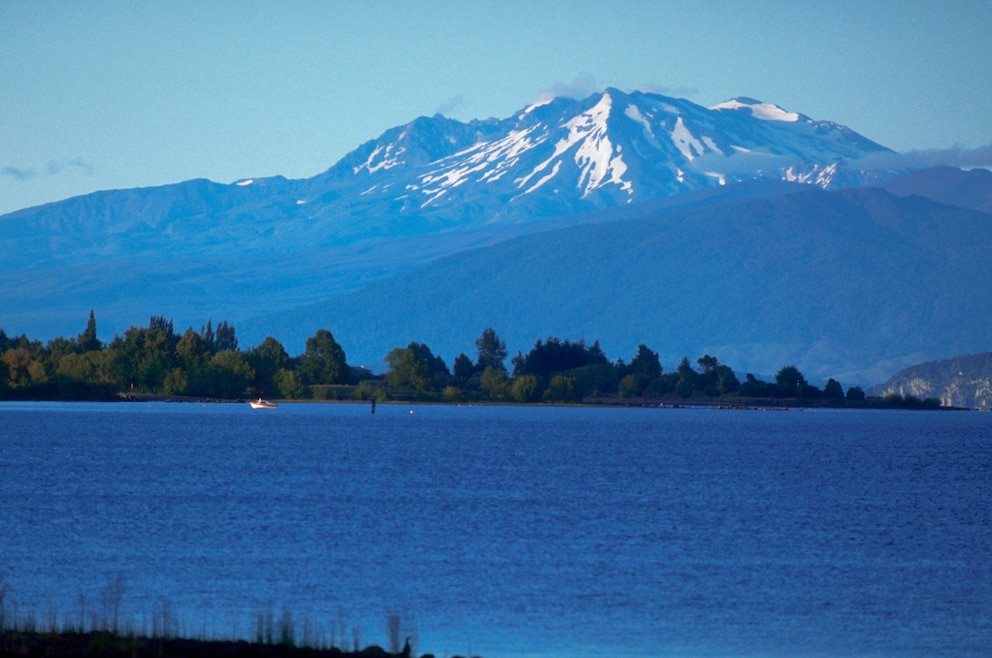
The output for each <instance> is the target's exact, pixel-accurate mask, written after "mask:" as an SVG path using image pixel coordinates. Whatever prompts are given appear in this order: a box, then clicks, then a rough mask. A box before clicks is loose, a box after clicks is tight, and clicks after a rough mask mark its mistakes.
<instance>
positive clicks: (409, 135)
mask: <svg viewBox="0 0 992 658" xmlns="http://www.w3.org/2000/svg"><path fill="white" fill-rule="evenodd" d="M885 150H887V149H885V148H884V147H882V146H880V145H878V144H876V143H875V142H872V141H871V140H868V139H866V138H864V137H862V136H861V135H858V134H857V133H855V132H854V131H852V130H850V129H849V128H846V127H844V126H840V125H838V124H835V123H832V122H825V121H814V120H812V119H810V118H809V117H807V116H805V115H803V114H799V113H796V112H787V111H786V110H784V109H782V108H780V107H779V106H777V105H773V104H770V103H762V102H760V101H756V100H754V99H750V98H737V99H733V100H731V101H727V102H726V103H721V104H719V105H716V106H714V107H712V108H704V107H702V106H699V105H696V104H694V103H691V102H689V101H687V100H684V99H675V98H669V97H665V96H661V95H657V94H649V93H641V92H635V93H631V94H627V93H624V92H621V91H619V90H616V89H607V90H606V91H605V92H602V93H599V94H594V95H592V96H590V97H588V98H586V99H582V100H575V99H567V98H557V99H553V100H550V101H547V102H544V103H541V104H535V105H531V106H528V107H526V108H524V109H523V110H521V111H520V112H518V113H516V114H514V115H513V116H511V117H508V118H506V119H490V120H488V121H473V122H470V123H460V122H457V121H453V120H451V119H447V118H445V117H442V116H435V117H421V118H419V119H417V120H415V121H413V122H411V123H409V124H407V125H406V126H401V127H398V128H394V129H392V130H390V131H387V132H386V133H384V134H383V135H382V136H381V137H380V138H379V139H378V140H373V141H372V142H369V143H367V144H365V145H363V146H362V147H360V148H359V149H358V150H356V151H355V152H354V153H352V154H350V155H349V156H347V157H346V158H345V159H344V160H342V162H340V163H339V164H338V165H335V167H332V168H331V169H330V170H328V171H327V172H325V173H324V174H322V175H321V176H318V177H316V178H315V179H313V181H312V183H311V188H312V189H313V190H314V192H313V194H314V195H315V196H317V197H320V198H323V199H324V200H326V201H331V200H335V199H339V198H342V197H350V196H351V195H354V194H355V193H357V192H356V190H357V189H358V187H360V188H361V189H360V194H361V195H362V196H363V197H364V201H365V203H367V204H371V205H376V206H377V207H378V208H379V209H380V214H382V213H383V212H385V213H386V214H389V215H392V219H391V220H390V219H387V220H386V221H387V222H388V221H392V222H393V223H394V224H395V223H396V222H395V215H397V214H399V215H404V216H407V217H412V216H414V215H424V216H429V217H430V218H431V220H432V221H434V222H436V223H437V225H438V227H441V228H444V227H449V228H450V227H452V226H457V225H465V224H472V223H475V222H478V221H483V222H493V221H496V222H501V221H510V222H519V221H530V220H532V219H535V218H540V217H544V216H551V215H560V214H566V213H574V212H582V211H587V210H592V209H596V208H604V207H611V206H618V205H624V204H627V203H632V202H636V201H644V200H647V199H653V198H659V197H663V196H668V195H671V194H677V193H680V192H686V191H690V190H695V189H702V188H706V187H712V186H714V185H723V184H726V183H728V182H737V181H744V180H751V179H756V178H758V179H760V178H768V179H778V180H788V181H795V182H802V183H808V184H813V185H817V186H819V187H823V188H831V187H843V186H849V185H852V184H859V183H862V182H864V180H866V176H868V175H867V174H865V172H860V171H857V170H856V169H855V168H852V167H851V166H850V165H851V163H853V162H855V161H857V160H858V159H859V158H860V157H862V156H864V155H866V154H868V153H872V152H878V151H885ZM351 188H355V189H351ZM342 208H345V209H352V208H353V209H356V210H357V207H356V206H355V204H354V203H353V202H352V201H351V200H350V199H346V200H345V201H344V202H343V203H341V204H339V207H338V208H336V209H335V210H341V209H342ZM345 214H348V215H349V217H352V219H357V218H355V217H354V216H353V215H352V214H351V213H350V212H346V213H345ZM327 215H328V213H327V212H326V211H323V210H320V209H318V210H315V215H314V216H315V217H316V216H325V217H326V216H327ZM394 228H397V227H394Z"/></svg>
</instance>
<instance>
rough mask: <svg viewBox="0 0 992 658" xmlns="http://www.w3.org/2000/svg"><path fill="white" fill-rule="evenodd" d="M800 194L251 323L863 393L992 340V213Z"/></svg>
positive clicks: (691, 214)
mask: <svg viewBox="0 0 992 658" xmlns="http://www.w3.org/2000/svg"><path fill="white" fill-rule="evenodd" d="M800 189H801V191H798V192H794V193H792V194H787V195H784V196H778V197H773V198H766V199H745V200H732V201H727V202H724V203H717V204H713V205H703V206H698V207H685V208H675V209H661V210H658V211H656V212H649V213H647V214H645V215H640V216H637V217H636V218H633V219H627V220H624V219H614V221H610V222H605V223H595V224H592V223H591V224H586V225H582V226H571V227H568V228H562V229H557V230H554V231H546V232H542V233H538V234H533V235H526V236H520V237H517V238H515V239H513V240H508V241H506V242H502V243H499V244H495V245H491V246H486V247H481V248H479V249H476V250H471V251H464V252H461V253H458V254H454V255H451V256H448V257H445V258H442V259H439V260H438V261H435V262H432V263H429V264H427V265H424V266H423V267H421V268H418V269H415V270H412V271H410V272H408V273H407V274H405V275H403V276H402V277H395V278H390V279H388V280H384V281H382V282H380V283H378V284H376V285H373V286H369V287H367V288H365V289H363V290H362V291H360V292H355V293H347V294H342V295H339V296H333V297H330V298H329V299H327V300H326V301H324V302H320V303H318V304H313V305H310V306H307V307H304V308H302V309H300V310H298V311H290V312H288V313H284V314H279V315H273V316H267V317H265V318H262V319H260V320H257V321H253V322H251V323H249V324H250V325H253V326H258V327H274V328H277V331H278V333H277V335H280V336H285V337H286V338H285V339H286V340H287V341H289V342H292V343H293V344H295V343H296V342H297V341H301V340H302V339H303V338H305V337H306V336H307V335H310V334H312V332H313V331H314V330H316V329H317V328H318V326H319V325H326V326H332V327H334V328H335V329H334V332H335V336H336V337H338V339H339V340H340V342H341V343H342V345H345V346H347V349H349V350H350V352H349V355H351V354H354V355H355V356H356V357H357V358H359V359H361V360H365V359H375V358H376V357H379V358H381V354H382V353H383V352H384V350H388V349H389V348H391V347H393V346H396V345H405V344H406V343H407V342H409V341H412V340H416V341H418V342H426V343H428V344H429V345H430V346H431V347H432V348H433V349H434V350H435V352H436V353H440V354H442V355H443V356H445V358H447V359H448V360H449V362H450V360H451V359H452V358H453V357H454V356H455V355H456V354H457V353H458V352H459V351H469V352H470V351H471V348H472V345H473V341H474V339H475V338H476V337H478V335H479V333H481V331H482V329H484V328H485V327H487V326H493V327H494V328H496V329H497V331H498V332H499V333H500V335H501V337H503V338H504V339H505V340H506V341H507V344H508V346H509V347H510V348H511V351H515V350H516V349H522V350H523V351H525V352H526V351H527V349H528V348H529V347H530V346H531V345H532V343H533V341H534V340H536V339H538V338H542V339H543V338H546V337H547V336H549V335H556V336H559V337H562V338H571V339H579V338H586V339H587V340H590V341H591V340H594V339H599V340H600V341H601V342H602V345H603V348H604V349H605V350H606V351H607V353H608V354H609V355H611V356H612V357H624V358H629V357H630V356H632V355H633V354H634V353H636V350H637V345H638V343H640V342H646V343H647V344H648V346H649V347H651V348H652V349H654V350H656V351H658V352H659V353H660V355H661V357H662V362H663V364H667V367H671V366H674V364H675V362H677V360H678V359H679V358H680V357H681V356H689V357H690V358H695V357H697V356H700V355H702V354H703V353H704V352H708V353H710V354H713V355H716V356H718V357H719V358H720V360H721V362H723V363H728V364H731V365H733V366H734V367H735V368H738V369H740V370H747V371H751V372H754V373H764V374H770V373H774V372H775V371H777V370H778V369H779V368H780V367H782V366H783V365H786V364H790V363H793V364H796V365H797V366H798V367H799V368H800V369H801V370H802V371H803V372H804V373H807V375H808V376H810V377H811V381H813V382H814V383H817V384H819V381H817V378H819V379H820V380H822V381H825V379H826V378H827V377H834V378H836V379H838V380H839V381H841V382H842V383H844V384H848V385H849V384H859V385H861V384H873V383H876V382H879V381H883V380H884V379H885V378H886V377H888V376H889V375H891V374H892V373H893V372H896V371H897V370H899V369H901V368H903V367H905V366H907V365H910V364H913V363H919V362H920V361H922V360H925V359H927V358H928V357H929V356H930V355H943V354H947V353H951V354H953V353H962V352H967V351H976V349H975V348H978V349H981V348H983V347H984V346H987V345H989V341H990V340H992V337H990V335H989V333H988V326H989V322H990V320H992V287H990V286H986V285H984V283H979V282H984V281H987V280H989V278H990V277H992V261H990V259H989V258H988V254H989V250H988V245H992V216H990V215H986V214H984V213H978V212H974V211H968V210H964V209H961V208H955V207H951V206H945V205H943V204H938V203H935V202H932V201H929V200H925V199H921V198H918V197H917V198H909V197H907V198H900V197H895V196H892V195H891V194H889V193H887V192H885V191H884V190H881V189H877V188H862V189H853V190H842V191H837V192H825V191H822V190H817V189H815V188H814V189H811V188H809V187H803V188H800ZM387 336H388V337H392V343H390V344H388V345H386V346H384V345H383V344H382V341H383V337H387ZM259 338H260V337H259Z"/></svg>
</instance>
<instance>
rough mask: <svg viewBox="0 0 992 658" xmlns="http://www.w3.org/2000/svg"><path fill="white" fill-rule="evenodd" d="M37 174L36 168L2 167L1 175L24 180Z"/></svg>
mask: <svg viewBox="0 0 992 658" xmlns="http://www.w3.org/2000/svg"><path fill="white" fill-rule="evenodd" d="M37 175H38V172H37V171H35V170H34V169H20V168H18V167H3V168H2V169H0V176H5V177H7V178H13V179H14V180H16V181H22V182H23V181H29V180H31V179H32V178H34V177H35V176H37Z"/></svg>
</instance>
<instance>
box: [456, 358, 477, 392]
mask: <svg viewBox="0 0 992 658" xmlns="http://www.w3.org/2000/svg"><path fill="white" fill-rule="evenodd" d="M451 371H452V372H451V374H452V375H453V377H454V380H455V385H456V386H464V385H465V382H467V381H468V380H469V379H471V378H472V375H474V374H475V365H474V364H473V363H472V359H470V358H468V355H467V354H465V353H464V352H462V353H461V354H459V355H458V356H456V357H455V362H454V363H453V364H452V367H451Z"/></svg>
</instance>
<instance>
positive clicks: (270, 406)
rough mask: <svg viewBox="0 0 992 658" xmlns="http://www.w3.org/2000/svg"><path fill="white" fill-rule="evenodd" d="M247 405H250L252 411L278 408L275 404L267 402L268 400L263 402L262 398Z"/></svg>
mask: <svg viewBox="0 0 992 658" xmlns="http://www.w3.org/2000/svg"><path fill="white" fill-rule="evenodd" d="M248 404H250V405H251V408H252V409H275V408H276V407H277V406H278V405H277V404H276V403H275V402H269V401H268V400H263V399H262V398H258V399H257V400H250V401H249V402H248Z"/></svg>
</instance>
